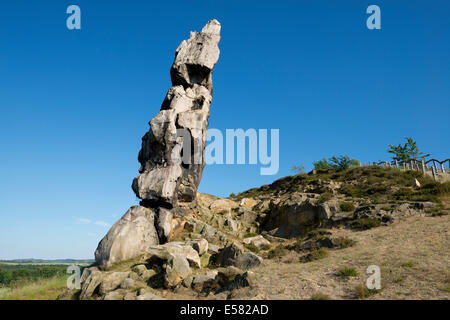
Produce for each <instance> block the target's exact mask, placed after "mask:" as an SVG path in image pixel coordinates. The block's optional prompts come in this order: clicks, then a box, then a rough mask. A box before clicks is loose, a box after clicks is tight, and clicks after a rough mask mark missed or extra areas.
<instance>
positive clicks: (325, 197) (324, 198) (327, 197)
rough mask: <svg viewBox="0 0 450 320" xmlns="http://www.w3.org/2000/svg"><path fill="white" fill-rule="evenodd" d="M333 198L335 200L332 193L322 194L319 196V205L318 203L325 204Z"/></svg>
mask: <svg viewBox="0 0 450 320" xmlns="http://www.w3.org/2000/svg"><path fill="white" fill-rule="evenodd" d="M331 198H333V195H332V194H331V193H329V192H325V193H322V194H321V195H320V196H319V198H318V199H317V203H318V204H322V203H325V202H327V201H328V200H331Z"/></svg>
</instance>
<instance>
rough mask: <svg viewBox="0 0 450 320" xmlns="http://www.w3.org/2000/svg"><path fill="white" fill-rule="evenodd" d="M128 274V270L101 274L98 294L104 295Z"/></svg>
mask: <svg viewBox="0 0 450 320" xmlns="http://www.w3.org/2000/svg"><path fill="white" fill-rule="evenodd" d="M129 274H130V273H129V272H110V273H105V274H103V277H102V281H101V284H100V288H99V294H100V295H105V294H106V293H108V292H111V291H114V290H116V289H117V288H119V287H120V285H121V283H122V282H123V281H124V280H125V279H126V278H128V276H129Z"/></svg>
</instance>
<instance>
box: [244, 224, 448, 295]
mask: <svg viewBox="0 0 450 320" xmlns="http://www.w3.org/2000/svg"><path fill="white" fill-rule="evenodd" d="M333 236H337V237H349V238H352V239H354V240H355V241H357V243H358V245H356V246H354V247H349V248H345V249H340V250H329V255H328V256H327V257H325V258H324V259H321V260H316V261H311V262H309V263H299V262H294V263H289V264H284V263H282V264H280V263H278V262H277V261H274V260H265V261H264V263H263V265H261V266H260V267H258V268H256V269H254V270H253V271H254V272H255V273H257V275H258V277H257V279H258V280H257V286H256V288H255V290H254V294H257V295H259V296H260V297H261V296H262V297H264V298H267V299H310V298H311V297H312V296H313V295H314V294H316V293H318V292H320V293H321V294H325V295H328V296H331V297H333V298H334V299H355V298H358V297H359V296H361V297H362V298H365V299H450V275H449V272H448V270H450V251H449V249H448V248H449V247H450V216H448V215H447V216H441V217H417V218H409V219H406V220H404V221H401V222H398V223H394V224H391V225H389V226H386V227H382V228H374V229H370V230H365V231H359V232H355V231H353V230H348V229H337V230H333ZM294 255H297V257H300V256H299V255H298V254H297V253H295V252H293V251H291V252H290V253H289V256H292V257H295V256H294ZM291 259H292V258H291ZM294 260H295V259H294ZM297 261H298V260H297ZM343 265H351V266H352V267H353V268H354V269H355V270H357V272H358V273H359V276H352V277H345V279H343V278H341V277H338V276H336V274H337V272H338V271H339V269H340V268H341V267H342V266H343ZM369 265H377V266H379V267H380V268H381V285H382V290H381V291H379V292H377V293H376V294H370V295H367V296H366V295H365V293H364V292H362V293H361V295H358V293H357V290H356V288H357V286H358V285H359V286H360V285H361V284H362V283H365V281H366V279H367V277H368V275H367V274H366V269H367V267H368V266H369ZM402 265H403V266H402ZM280 288H283V292H282V293H279V292H280Z"/></svg>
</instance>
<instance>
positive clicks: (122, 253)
mask: <svg viewBox="0 0 450 320" xmlns="http://www.w3.org/2000/svg"><path fill="white" fill-rule="evenodd" d="M154 219H155V212H154V210H153V209H150V208H145V207H142V206H135V207H131V208H130V209H129V210H128V211H127V213H125V215H124V216H123V217H122V218H121V219H120V220H119V221H117V222H116V223H115V224H114V225H113V226H112V228H111V229H110V230H109V232H108V233H107V235H106V236H105V237H104V238H103V239H102V240H101V241H100V243H99V245H98V247H97V250H96V251H95V259H96V262H97V264H98V265H99V266H100V267H101V268H102V269H106V268H109V267H110V266H112V265H113V264H114V263H116V262H119V261H123V260H128V259H132V258H134V257H137V256H139V255H140V254H142V253H143V252H145V249H146V248H148V247H150V246H153V245H156V244H159V239H158V234H157V232H156V228H155V224H154Z"/></svg>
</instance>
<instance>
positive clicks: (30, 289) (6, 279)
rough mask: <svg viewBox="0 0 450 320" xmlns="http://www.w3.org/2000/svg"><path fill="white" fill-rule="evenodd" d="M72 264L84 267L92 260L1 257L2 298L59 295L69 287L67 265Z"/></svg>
mask: <svg viewBox="0 0 450 320" xmlns="http://www.w3.org/2000/svg"><path fill="white" fill-rule="evenodd" d="M72 264H75V265H78V266H79V267H81V269H82V268H83V267H85V266H88V265H90V264H91V261H86V260H83V261H67V260H64V261H57V263H55V261H44V260H42V261H39V260H30V261H26V262H19V261H1V262H0V300H10V299H14V300H16V299H18V300H29V299H32V300H35V299H38V300H41V299H42V300H48V299H49V300H53V299H56V298H57V297H58V295H59V294H61V293H63V292H64V291H65V290H66V280H67V278H68V277H69V274H67V267H68V266H69V265H72Z"/></svg>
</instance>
